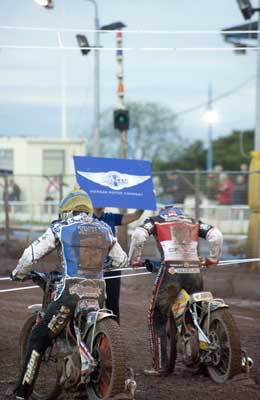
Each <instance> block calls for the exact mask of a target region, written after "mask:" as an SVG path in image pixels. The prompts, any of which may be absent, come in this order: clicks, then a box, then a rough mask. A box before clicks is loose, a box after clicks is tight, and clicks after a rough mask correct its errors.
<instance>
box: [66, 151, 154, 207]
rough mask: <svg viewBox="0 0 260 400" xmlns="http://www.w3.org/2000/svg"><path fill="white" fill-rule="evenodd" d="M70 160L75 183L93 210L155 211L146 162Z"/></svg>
mask: <svg viewBox="0 0 260 400" xmlns="http://www.w3.org/2000/svg"><path fill="white" fill-rule="evenodd" d="M73 158H74V165H75V172H76V178H77V182H78V184H79V186H80V188H81V189H83V190H85V191H86V192H87V193H88V194H89V196H90V198H91V200H92V202H93V205H94V207H116V208H135V209H139V210H155V209H156V200H155V196H154V192H153V181H152V177H151V164H150V162H149V161H143V160H142V161H141V160H127V159H121V158H100V157H85V156H74V157H73Z"/></svg>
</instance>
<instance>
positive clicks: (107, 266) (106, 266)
mask: <svg viewBox="0 0 260 400" xmlns="http://www.w3.org/2000/svg"><path fill="white" fill-rule="evenodd" d="M112 261H113V260H112V258H111V257H110V256H107V257H106V259H105V262H104V269H105V270H107V271H109V270H111V269H112Z"/></svg>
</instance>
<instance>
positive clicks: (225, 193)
mask: <svg viewBox="0 0 260 400" xmlns="http://www.w3.org/2000/svg"><path fill="white" fill-rule="evenodd" d="M233 192H234V184H233V182H232V181H231V179H229V177H228V175H226V174H220V176H219V185H218V194H217V198H218V204H219V205H229V204H232V199H233Z"/></svg>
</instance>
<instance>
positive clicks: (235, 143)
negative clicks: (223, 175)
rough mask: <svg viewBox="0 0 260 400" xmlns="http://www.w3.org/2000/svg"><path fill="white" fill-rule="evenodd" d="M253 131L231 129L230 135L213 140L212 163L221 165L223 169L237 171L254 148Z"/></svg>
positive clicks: (246, 160)
mask: <svg viewBox="0 0 260 400" xmlns="http://www.w3.org/2000/svg"><path fill="white" fill-rule="evenodd" d="M253 141H254V132H253V131H252V130H247V131H238V130H236V131H233V132H232V133H231V135H229V136H225V137H222V138H219V139H216V140H214V143H213V154H214V164H218V165H222V167H223V169H224V170H229V171H232V170H234V171H238V170H239V168H240V165H241V164H242V163H245V162H248V163H249V162H250V151H251V150H253V148H254V144H253Z"/></svg>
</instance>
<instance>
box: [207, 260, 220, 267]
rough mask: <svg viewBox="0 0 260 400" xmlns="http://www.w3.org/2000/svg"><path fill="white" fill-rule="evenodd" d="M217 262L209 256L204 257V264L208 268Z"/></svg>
mask: <svg viewBox="0 0 260 400" xmlns="http://www.w3.org/2000/svg"><path fill="white" fill-rule="evenodd" d="M216 264H218V261H213V260H211V259H210V258H206V259H205V265H206V267H207V268H210V267H211V266H212V265H216Z"/></svg>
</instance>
